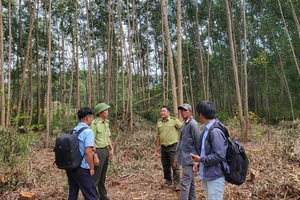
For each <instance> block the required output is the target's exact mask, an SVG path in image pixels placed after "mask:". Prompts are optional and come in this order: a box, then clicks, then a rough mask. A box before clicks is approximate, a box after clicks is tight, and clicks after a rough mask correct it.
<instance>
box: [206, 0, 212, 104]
mask: <svg viewBox="0 0 300 200" xmlns="http://www.w3.org/2000/svg"><path fill="white" fill-rule="evenodd" d="M207 6H208V8H207V10H208V17H207V37H208V43H207V46H208V52H207V67H206V94H207V99H210V87H209V67H210V65H209V64H210V55H211V51H212V49H211V46H210V42H211V40H212V36H211V35H210V20H211V7H212V0H207Z"/></svg>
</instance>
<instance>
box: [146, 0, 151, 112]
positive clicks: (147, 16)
mask: <svg viewBox="0 0 300 200" xmlns="http://www.w3.org/2000/svg"><path fill="white" fill-rule="evenodd" d="M148 13H149V0H147V14H146V26H147V32H146V40H147V44H146V48H147V50H146V51H147V52H146V62H147V64H146V66H147V88H148V99H149V100H148V106H147V107H148V108H150V106H151V101H150V99H151V94H150V76H151V75H150V59H149V14H148Z"/></svg>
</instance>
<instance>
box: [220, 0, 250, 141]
mask: <svg viewBox="0 0 300 200" xmlns="http://www.w3.org/2000/svg"><path fill="white" fill-rule="evenodd" d="M225 5H226V15H227V22H228V41H229V46H230V55H231V62H232V67H233V73H234V83H235V91H236V101H237V104H238V116H239V119H240V125H241V133H242V136H244V135H245V124H244V118H243V110H242V101H241V94H240V86H239V77H238V67H237V64H236V58H235V55H236V54H235V50H234V43H233V35H232V31H233V30H232V25H231V12H230V8H229V0H225ZM245 139H246V138H242V140H243V141H245Z"/></svg>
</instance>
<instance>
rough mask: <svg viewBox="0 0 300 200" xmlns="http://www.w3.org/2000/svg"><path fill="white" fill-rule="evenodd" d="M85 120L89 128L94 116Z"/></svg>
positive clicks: (88, 116)
mask: <svg viewBox="0 0 300 200" xmlns="http://www.w3.org/2000/svg"><path fill="white" fill-rule="evenodd" d="M85 120H86V124H87V125H88V126H90V125H91V124H92V122H93V120H94V116H93V115H87V116H86V119H85Z"/></svg>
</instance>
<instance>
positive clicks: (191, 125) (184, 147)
mask: <svg viewBox="0 0 300 200" xmlns="http://www.w3.org/2000/svg"><path fill="white" fill-rule="evenodd" d="M200 134H201V131H200V128H199V126H198V123H197V122H196V120H195V119H194V118H193V117H192V116H191V118H190V119H189V121H188V122H187V123H184V124H183V125H182V127H181V129H180V140H179V142H178V145H177V149H176V159H177V163H178V165H179V166H182V167H184V166H188V165H194V161H193V160H192V159H191V156H190V153H193V154H199V153H200V152H199V150H200V149H199V148H200Z"/></svg>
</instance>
